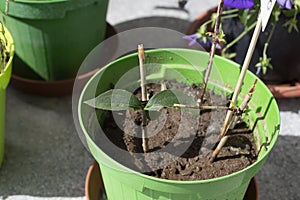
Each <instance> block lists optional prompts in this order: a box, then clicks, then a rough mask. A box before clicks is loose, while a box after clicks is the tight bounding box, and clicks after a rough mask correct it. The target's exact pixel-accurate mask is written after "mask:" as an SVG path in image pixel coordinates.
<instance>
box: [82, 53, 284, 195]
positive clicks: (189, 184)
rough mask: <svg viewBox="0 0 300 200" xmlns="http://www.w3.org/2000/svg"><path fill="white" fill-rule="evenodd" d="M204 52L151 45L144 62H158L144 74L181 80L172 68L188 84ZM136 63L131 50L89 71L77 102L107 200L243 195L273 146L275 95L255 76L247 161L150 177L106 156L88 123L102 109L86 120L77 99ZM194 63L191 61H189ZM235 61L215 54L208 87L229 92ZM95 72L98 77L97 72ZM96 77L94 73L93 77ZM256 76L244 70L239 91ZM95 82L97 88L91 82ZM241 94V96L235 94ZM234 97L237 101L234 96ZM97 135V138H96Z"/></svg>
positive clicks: (235, 71)
mask: <svg viewBox="0 0 300 200" xmlns="http://www.w3.org/2000/svg"><path fill="white" fill-rule="evenodd" d="M208 57H209V55H208V53H206V52H200V51H195V50H187V49H157V50H151V51H147V57H146V62H148V61H153V62H156V63H159V65H161V66H162V67H161V69H162V70H161V71H160V72H159V71H156V72H155V74H152V75H148V76H147V79H148V80H149V81H150V80H152V79H153V80H154V79H157V80H162V79H168V80H173V79H176V80H177V81H181V80H184V79H181V78H178V77H176V76H174V74H176V73H173V72H174V70H175V71H176V72H179V73H180V74H181V75H182V76H184V77H185V78H186V80H185V82H187V83H188V84H192V83H200V81H201V80H202V78H201V77H199V71H198V70H200V71H203V70H204V69H205V67H206V65H207V61H208ZM136 66H138V59H137V55H136V54H133V55H128V56H125V57H122V58H120V59H118V60H116V61H114V62H112V63H110V64H108V65H107V66H106V67H104V68H102V69H101V70H100V71H99V72H98V73H97V74H95V75H94V76H93V77H92V78H91V79H90V80H89V82H88V83H87V85H86V86H85V88H84V90H83V92H82V94H81V97H80V101H79V102H80V103H79V107H78V114H79V120H80V126H81V128H82V130H83V132H84V134H85V137H86V141H87V144H88V147H89V149H90V151H91V153H92V155H93V156H94V158H95V159H96V160H97V162H98V163H99V164H100V168H101V172H102V175H103V180H104V185H105V190H106V193H107V197H108V200H128V199H130V200H136V199H140V200H154V199H155V200H158V199H159V200H166V199H169V200H182V199H190V200H195V199H220V200H221V199H222V200H224V199H243V196H244V194H245V192H246V189H247V187H248V184H249V182H250V180H251V178H252V177H253V176H255V174H256V173H257V172H258V171H259V170H260V168H261V167H262V165H263V163H264V162H265V160H266V158H267V155H268V154H269V152H270V151H271V149H272V148H273V146H274V144H275V142H276V140H277V137H278V134H279V124H280V119H279V110H278V107H277V104H276V101H275V99H274V98H273V96H272V94H271V93H270V92H269V90H268V88H267V87H266V86H265V85H264V83H263V82H262V81H260V80H259V81H258V83H257V86H256V90H255V93H254V95H253V98H252V100H251V104H250V106H251V112H250V113H249V115H248V117H247V119H248V120H249V126H250V127H251V128H253V130H254V137H255V142H256V144H257V148H259V147H260V146H261V145H266V146H267V148H265V147H263V148H262V150H261V151H260V153H259V156H258V160H257V161H256V162H255V163H254V164H252V165H251V166H249V167H247V168H245V169H243V170H241V171H238V172H236V173H233V174H230V175H227V176H223V177H220V178H214V179H209V180H199V181H174V180H165V179H159V178H155V177H151V176H148V175H145V174H141V173H138V172H135V171H133V170H131V169H129V168H127V167H125V166H123V165H121V164H120V163H118V162H116V161H115V160H113V159H112V158H110V157H109V156H108V155H107V154H106V152H103V150H102V147H101V146H100V147H98V146H97V145H96V144H95V138H96V137H95V136H96V135H97V134H99V132H96V131H93V128H91V127H92V126H93V125H91V124H93V123H99V122H98V120H101V119H102V118H101V114H102V113H103V111H99V113H97V116H98V120H95V121H93V120H91V119H92V118H91V113H93V109H92V108H90V107H89V106H87V105H86V104H84V103H83V102H84V101H85V100H88V99H92V98H94V97H95V96H97V95H99V94H100V93H102V92H104V91H107V90H109V89H110V87H111V84H114V83H116V82H117V81H118V80H119V79H120V77H121V76H122V75H123V74H124V73H126V72H127V71H129V70H130V69H132V68H134V67H136ZM195 66H197V67H195ZM239 72H240V67H239V65H238V64H236V63H234V62H232V61H230V60H227V59H224V58H222V57H218V56H216V57H215V61H214V66H213V72H212V74H211V75H212V76H211V79H210V84H209V86H208V88H209V89H213V90H214V91H222V88H223V90H224V91H225V93H231V92H232V91H233V89H234V87H235V84H236V82H237V79H238V76H239ZM100 77H101V78H100ZM99 78H100V79H99ZM256 78H257V77H256V76H255V75H253V74H252V73H251V72H247V74H246V77H245V82H244V85H243V87H242V90H241V96H242V97H243V96H244V95H245V94H247V92H248V90H249V88H250V87H251V85H252V84H253V82H254V80H255V79H256ZM95 87H97V90H95V89H94V88H95ZM240 100H241V99H240ZM240 100H239V102H240ZM111 134H113V133H111ZM98 139H99V138H98Z"/></svg>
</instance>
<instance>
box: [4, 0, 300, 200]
mask: <svg viewBox="0 0 300 200" xmlns="http://www.w3.org/2000/svg"><path fill="white" fill-rule="evenodd" d="M215 4H216V0H214V1H211V0H203V1H201V3H199V1H196V0H194V1H190V3H189V4H188V5H187V10H188V12H183V11H179V10H176V9H173V8H172V7H176V6H177V1H176V0H165V1H159V0H151V1H149V0H139V1H133V0H110V6H109V10H108V17H107V21H108V22H109V23H111V24H112V25H114V26H115V27H116V28H117V30H118V31H122V30H126V29H129V28H134V27H138V26H162V27H168V28H172V29H175V30H179V31H183V32H184V30H185V29H186V28H187V26H188V23H189V21H192V20H193V19H195V17H196V16H197V14H198V13H199V12H201V11H203V10H205V9H207V8H210V7H212V6H213V5H215ZM149 17H151V18H149ZM165 17H169V18H179V19H180V20H181V23H176V21H174V20H167V21H166V20H165V19H166V18H165ZM141 18H144V19H141ZM278 104H279V107H280V114H281V118H282V126H281V132H280V137H279V140H278V143H277V144H276V146H275V148H274V150H273V151H272V152H271V154H270V156H269V158H268V160H267V162H266V164H265V165H264V167H263V168H262V170H261V171H260V172H259V174H258V175H257V176H256V177H257V179H258V184H259V196H260V199H262V200H265V199H266V200H269V199H270V200H273V199H274V200H277V199H278V200H283V199H284V200H285V199H288V200H289V199H290V200H293V199H295V200H296V199H300V193H298V187H299V186H300V175H299V172H298V170H299V168H300V154H299V151H300V98H295V99H283V100H278ZM6 121H7V127H6V140H5V142H6V149H5V150H6V154H5V160H4V163H3V166H2V168H1V169H0V200H2V199H5V200H7V199H9V200H40V199H42V200H46V199H48V200H72V199H74V200H81V199H85V198H84V182H85V175H86V172H87V169H88V167H89V165H90V164H91V163H92V161H93V158H92V157H91V156H90V155H89V153H88V152H87V151H86V150H85V149H84V147H83V145H82V144H81V141H80V139H79V137H78V136H77V133H76V130H75V127H74V124H73V119H72V109H71V96H65V97H60V98H45V97H39V96H34V95H30V94H24V93H22V92H20V91H16V90H15V89H14V88H12V87H11V86H9V88H8V91H7V119H6Z"/></svg>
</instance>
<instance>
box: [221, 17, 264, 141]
mask: <svg viewBox="0 0 300 200" xmlns="http://www.w3.org/2000/svg"><path fill="white" fill-rule="evenodd" d="M261 26H262V16H261V14H259V17H258V21H257V24H256V27H255V30H254V33H253V36H252V39H251V42H250V45H249V48H248V51H247V54H246V58H245V60H244V63H243V67H242V70H241V73H240V76H239V79H238V82H237V85H236V87H235V90H234V93H233V96H232V99H231V103H230V106H229V107H233V105H234V104H236V102H237V98H238V95H239V94H240V90H241V87H242V85H243V82H244V78H245V75H246V72H247V69H248V67H249V64H250V61H251V58H252V55H253V52H254V49H255V46H256V43H257V39H258V36H259V34H260V32H261ZM232 116H233V112H232V111H230V110H229V111H228V112H227V115H226V118H225V121H224V124H223V127H222V130H221V133H220V135H221V136H224V135H225V134H226V131H227V130H228V126H229V124H230V121H231V119H232Z"/></svg>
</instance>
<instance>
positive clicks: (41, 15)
mask: <svg viewBox="0 0 300 200" xmlns="http://www.w3.org/2000/svg"><path fill="white" fill-rule="evenodd" d="M107 6H108V0H14V1H11V0H9V1H6V0H0V10H1V12H2V17H1V20H2V21H3V23H4V24H5V25H6V26H7V28H8V29H9V30H10V31H11V34H12V36H13V38H14V41H15V44H16V59H15V62H14V65H15V67H14V74H16V75H17V76H19V77H22V78H27V79H36V80H46V81H55V80H65V79H70V78H74V77H76V74H77V71H78V69H79V67H80V65H81V63H82V61H83V59H84V58H85V57H86V56H87V54H88V53H89V52H90V51H91V50H92V49H93V48H94V47H95V46H96V45H98V44H99V43H100V42H101V41H102V40H103V39H104V36H105V31H106V12H107Z"/></svg>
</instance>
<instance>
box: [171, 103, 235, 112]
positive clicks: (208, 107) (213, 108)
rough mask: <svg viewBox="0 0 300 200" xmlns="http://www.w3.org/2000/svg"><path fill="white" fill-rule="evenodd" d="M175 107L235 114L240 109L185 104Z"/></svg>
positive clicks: (175, 105)
mask: <svg viewBox="0 0 300 200" xmlns="http://www.w3.org/2000/svg"><path fill="white" fill-rule="evenodd" d="M174 107H179V108H192V109H200V110H231V111H234V112H237V111H238V108H229V107H226V106H190V105H184V104H174Z"/></svg>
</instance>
